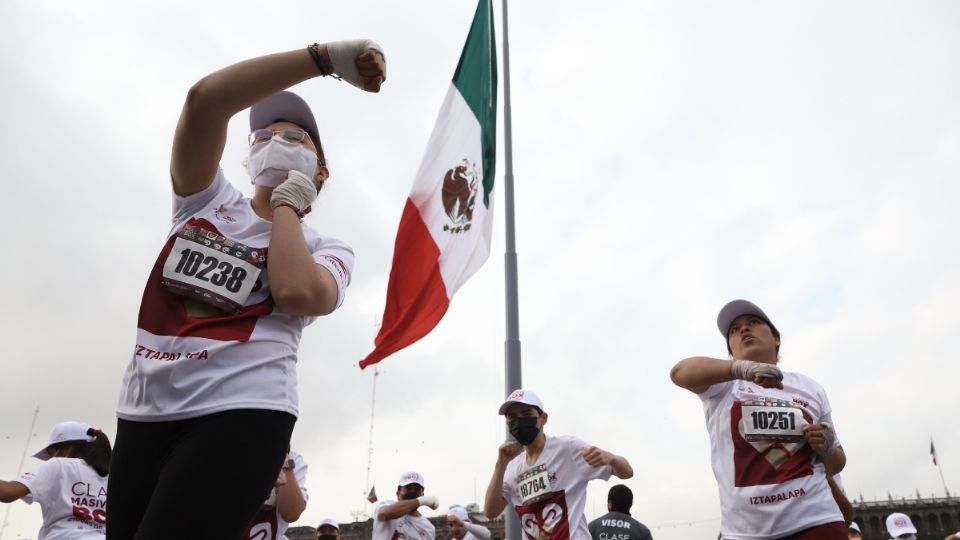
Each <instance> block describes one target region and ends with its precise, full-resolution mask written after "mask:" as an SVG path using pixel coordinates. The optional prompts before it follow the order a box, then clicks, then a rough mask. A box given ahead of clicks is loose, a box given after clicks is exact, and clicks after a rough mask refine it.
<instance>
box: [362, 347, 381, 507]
mask: <svg viewBox="0 0 960 540" xmlns="http://www.w3.org/2000/svg"><path fill="white" fill-rule="evenodd" d="M379 376H380V370H379V369H377V366H376V364H374V366H373V392H372V393H371V396H370V438H369V439H368V442H367V481H366V483H365V484H364V489H366V490H367V493H369V491H370V469H371V468H372V467H373V413H374V412H375V411H376V410H377V377H379ZM365 495H366V493H365ZM368 502H369V501H368Z"/></svg>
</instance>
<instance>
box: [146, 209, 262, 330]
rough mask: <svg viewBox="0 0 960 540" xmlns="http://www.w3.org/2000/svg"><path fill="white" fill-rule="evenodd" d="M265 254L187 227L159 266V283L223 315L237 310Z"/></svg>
mask: <svg viewBox="0 0 960 540" xmlns="http://www.w3.org/2000/svg"><path fill="white" fill-rule="evenodd" d="M265 254H266V252H265V250H263V249H259V248H251V247H249V246H246V245H244V244H241V243H239V242H236V241H233V240H231V239H229V238H226V237H224V236H222V235H220V234H218V233H217V232H215V231H208V230H206V229H204V228H202V227H197V226H195V225H187V226H185V227H184V228H183V231H181V232H180V234H179V235H177V239H176V240H175V241H174V243H173V249H172V250H171V251H170V255H169V256H168V257H167V260H166V261H165V262H164V264H163V279H162V281H163V284H164V286H166V287H167V289H169V290H170V291H171V292H174V293H176V294H180V295H183V296H188V297H191V298H195V299H197V300H200V301H202V302H205V303H207V304H210V305H212V306H214V307H216V308H218V309H221V310H223V311H226V312H232V313H235V312H237V311H240V309H241V308H242V307H243V305H244V303H245V302H246V301H247V297H249V296H250V291H252V290H253V287H254V285H255V284H256V283H257V277H258V276H259V275H260V271H261V270H262V268H263V266H264V263H265V262H266V256H265Z"/></svg>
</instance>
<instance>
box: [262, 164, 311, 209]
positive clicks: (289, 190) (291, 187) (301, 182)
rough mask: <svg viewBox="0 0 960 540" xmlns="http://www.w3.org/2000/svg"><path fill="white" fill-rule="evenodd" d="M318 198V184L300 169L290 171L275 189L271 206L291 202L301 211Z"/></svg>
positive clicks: (274, 206)
mask: <svg viewBox="0 0 960 540" xmlns="http://www.w3.org/2000/svg"><path fill="white" fill-rule="evenodd" d="M316 198H317V185H316V184H314V183H313V180H312V179H311V178H310V177H308V176H307V175H305V174H303V173H302V172H300V171H290V172H289V173H287V179H286V180H284V181H283V183H282V184H280V185H279V186H277V187H276V188H275V189H274V190H273V194H272V195H270V208H276V207H277V205H279V204H281V203H282V204H289V205H290V206H293V207H294V208H296V209H298V210H300V212H306V210H307V208H309V207H310V205H311V204H313V201H314V200H316Z"/></svg>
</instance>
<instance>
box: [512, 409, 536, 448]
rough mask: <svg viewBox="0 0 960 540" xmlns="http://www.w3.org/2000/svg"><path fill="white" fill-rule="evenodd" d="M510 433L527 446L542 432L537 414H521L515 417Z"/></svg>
mask: <svg viewBox="0 0 960 540" xmlns="http://www.w3.org/2000/svg"><path fill="white" fill-rule="evenodd" d="M510 434H511V435H513V437H514V438H515V439H517V442H518V443H520V444H522V445H524V446H527V445H529V444H530V443H532V442H533V440H534V439H536V438H537V435H539V434H540V428H538V427H537V417H536V416H521V417H519V418H514V419H513V420H512V421H511V422H510Z"/></svg>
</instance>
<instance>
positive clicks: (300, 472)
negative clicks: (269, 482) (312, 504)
mask: <svg viewBox="0 0 960 540" xmlns="http://www.w3.org/2000/svg"><path fill="white" fill-rule="evenodd" d="M290 453H291V454H293V475H294V476H295V477H296V479H297V485H299V486H300V493H302V494H303V502H304V503H306V502H307V501H309V500H310V495H309V494H308V493H307V462H306V461H304V459H303V456H302V455H300V453H299V452H292V451H291V452H290Z"/></svg>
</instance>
